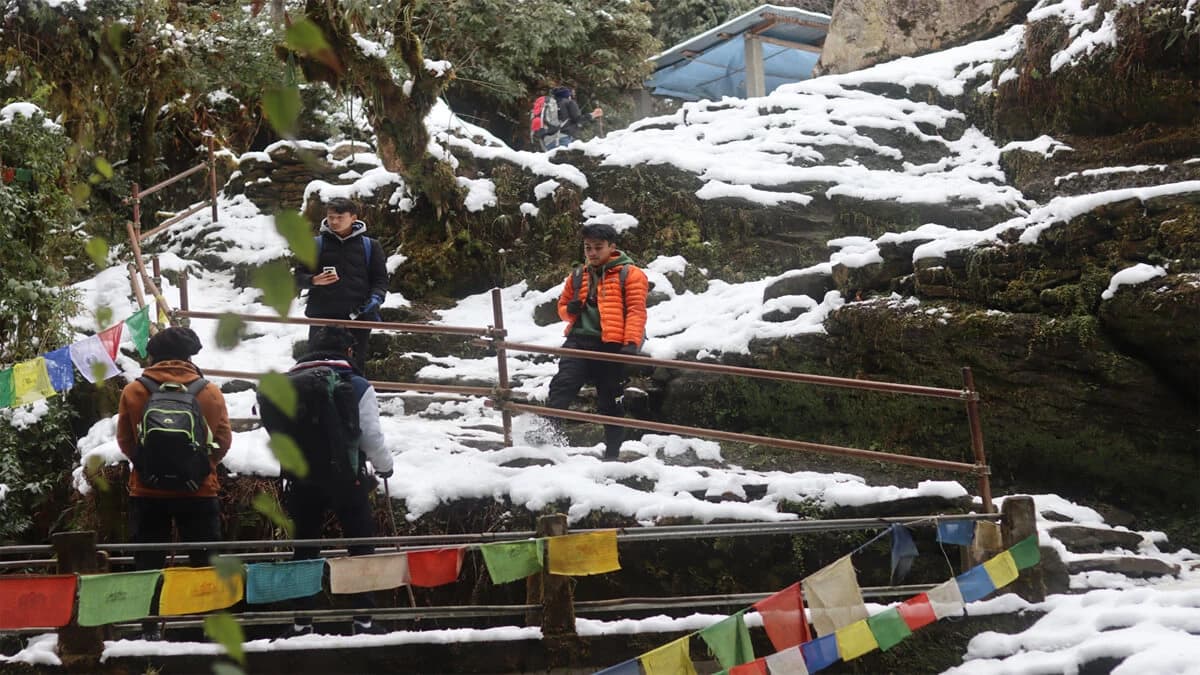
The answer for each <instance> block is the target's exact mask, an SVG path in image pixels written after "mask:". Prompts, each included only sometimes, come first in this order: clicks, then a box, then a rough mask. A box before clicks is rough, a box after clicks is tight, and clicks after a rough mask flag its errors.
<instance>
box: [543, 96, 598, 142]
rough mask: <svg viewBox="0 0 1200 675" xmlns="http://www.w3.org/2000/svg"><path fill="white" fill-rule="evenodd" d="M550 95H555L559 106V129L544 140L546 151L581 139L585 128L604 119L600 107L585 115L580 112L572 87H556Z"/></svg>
mask: <svg viewBox="0 0 1200 675" xmlns="http://www.w3.org/2000/svg"><path fill="white" fill-rule="evenodd" d="M550 93H551V94H553V95H554V100H555V102H556V103H557V104H558V123H559V127H558V131H557V133H553V134H550V135H549V136H545V137H544V138H543V139H542V144H543V146H544V147H543V149H545V150H552V149H554V148H558V147H561V146H564V145H568V144H570V142H571V141H573V140H575V139H576V138H579V134H580V132H581V131H582V130H583V127H585V126H587V125H589V124H591V123H592V121H593V120H595V119H598V118H601V117H604V111H603V110H601V109H600V108H598V107H597V108H596V109H595V110H593V111H592V112H590V113H588V114H587V115H584V114H583V112H582V111H580V110H579V104H578V103H576V102H575V92H574V91H572V90H571V88H570V87H555V88H554V89H552V90H551V91H550Z"/></svg>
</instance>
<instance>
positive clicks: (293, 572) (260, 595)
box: [246, 558, 325, 604]
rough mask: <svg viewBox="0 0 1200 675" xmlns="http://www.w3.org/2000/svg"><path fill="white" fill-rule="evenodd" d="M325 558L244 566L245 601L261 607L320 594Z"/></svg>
mask: <svg viewBox="0 0 1200 675" xmlns="http://www.w3.org/2000/svg"><path fill="white" fill-rule="evenodd" d="M324 574H325V559H324V558H315V559H313V560H293V561H290V562H278V563H257V564H254V565H246V602H247V603H249V604H262V603H266V602H279V601H280V600H291V599H292V598H307V597H308V596H310V595H316V594H317V593H320V592H321V577H322V576H323V575H324Z"/></svg>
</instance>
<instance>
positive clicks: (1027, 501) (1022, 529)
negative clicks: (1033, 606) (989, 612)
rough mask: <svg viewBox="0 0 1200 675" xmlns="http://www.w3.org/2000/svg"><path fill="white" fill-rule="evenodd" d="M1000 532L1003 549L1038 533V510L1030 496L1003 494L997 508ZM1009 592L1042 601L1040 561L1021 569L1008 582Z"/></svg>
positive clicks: (1043, 582) (1043, 586)
mask: <svg viewBox="0 0 1200 675" xmlns="http://www.w3.org/2000/svg"><path fill="white" fill-rule="evenodd" d="M1000 516H1001V521H1000V532H1001V534H1002V536H1003V540H1004V548H1005V549H1006V550H1007V549H1009V548H1012V547H1013V546H1014V545H1015V544H1017V543H1018V542H1021V541H1024V540H1025V539H1026V538H1028V537H1036V536H1037V509H1036V508H1035V507H1034V504H1033V497H1029V496H1025V495H1018V496H1013V497H1005V498H1004V504H1003V506H1001V507H1000ZM1011 588H1012V592H1014V593H1016V594H1017V595H1019V596H1021V597H1022V598H1025V599H1026V600H1028V601H1030V602H1041V601H1043V600H1045V599H1046V570H1045V567H1044V566H1043V565H1042V564H1041V563H1039V564H1037V565H1034V566H1033V567H1030V568H1029V569H1025V570H1021V576H1019V577H1017V580H1016V581H1014V582H1013V583H1012V585H1011Z"/></svg>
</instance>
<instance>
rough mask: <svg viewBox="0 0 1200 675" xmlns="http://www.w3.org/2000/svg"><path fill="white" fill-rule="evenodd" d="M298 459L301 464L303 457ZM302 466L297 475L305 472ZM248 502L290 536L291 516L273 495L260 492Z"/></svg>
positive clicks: (291, 529) (292, 530) (293, 527)
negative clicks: (300, 471)
mask: <svg viewBox="0 0 1200 675" xmlns="http://www.w3.org/2000/svg"><path fill="white" fill-rule="evenodd" d="M281 438H287V437H286V436H282V437H281ZM274 439H275V437H274V436H273V437H272V441H273V440H274ZM287 440H288V441H289V442H290V441H291V439H287ZM293 447H294V444H293ZM272 449H273V448H272ZM300 461H301V464H302V465H303V462H304V458H303V457H301V458H300ZM280 464H281V465H282V462H280ZM304 468H305V472H304V473H298V474H297V475H299V476H303V475H305V473H307V466H306V465H305V467H304ZM250 504H251V506H252V507H254V510H255V511H257V512H259V513H261V514H262V515H264V516H266V518H267V520H269V521H271V522H272V523H274V524H275V526H276V527H278V528H279V529H280V530H283V532H284V534H285V535H286V536H287V537H291V536H292V533H293V532H294V531H295V529H296V524H295V523H294V522H292V519H291V518H288V516H287V513H286V512H285V511H284V510H283V507H282V506H281V505H280V504H279V500H277V499H275V497H274V495H270V494H267V493H266V492H260V493H258V494H256V495H254V499H253V500H252V501H251V503H250Z"/></svg>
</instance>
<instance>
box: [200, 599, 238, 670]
mask: <svg viewBox="0 0 1200 675" xmlns="http://www.w3.org/2000/svg"><path fill="white" fill-rule="evenodd" d="M204 634H205V635H207V636H208V637H209V638H210V639H211V640H212V641H213V642H216V643H217V644H219V645H221V646H222V647H224V648H225V651H226V652H228V653H229V657H230V658H232V659H233V660H235V661H237V662H238V663H241V664H243V665H244V664H245V663H246V650H245V649H244V648H243V647H242V642H243V641H244V640H245V638H246V635H245V633H243V632H242V625H241V624H239V623H238V622H237V619H235V618H233V615H232V614H230V613H229V612H220V613H219V614H213V615H211V616H206V617H204Z"/></svg>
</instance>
